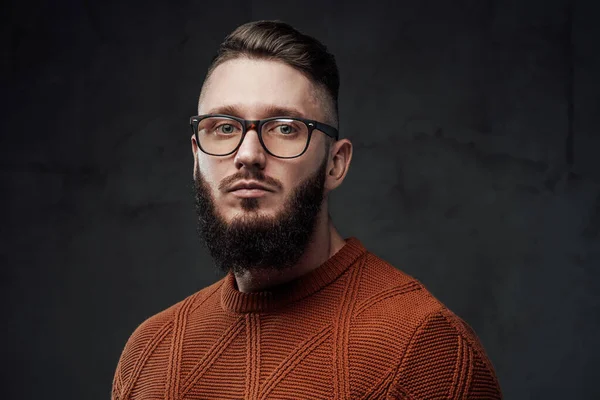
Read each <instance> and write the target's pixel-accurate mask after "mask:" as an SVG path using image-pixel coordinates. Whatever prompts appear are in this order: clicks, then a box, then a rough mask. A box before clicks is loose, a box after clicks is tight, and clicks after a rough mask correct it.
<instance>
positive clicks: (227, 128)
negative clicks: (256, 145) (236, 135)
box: [215, 124, 235, 134]
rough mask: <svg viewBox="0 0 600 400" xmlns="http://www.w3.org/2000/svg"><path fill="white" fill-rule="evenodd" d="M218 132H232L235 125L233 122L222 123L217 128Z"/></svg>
mask: <svg viewBox="0 0 600 400" xmlns="http://www.w3.org/2000/svg"><path fill="white" fill-rule="evenodd" d="M215 130H216V131H217V132H218V133H225V134H231V133H233V132H234V131H235V126H233V125H231V124H222V125H219V126H217V127H216V128H215Z"/></svg>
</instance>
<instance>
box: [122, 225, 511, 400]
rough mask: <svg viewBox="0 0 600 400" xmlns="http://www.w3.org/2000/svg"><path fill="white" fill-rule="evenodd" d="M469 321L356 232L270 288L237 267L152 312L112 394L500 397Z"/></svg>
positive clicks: (128, 398) (127, 351)
mask: <svg viewBox="0 0 600 400" xmlns="http://www.w3.org/2000/svg"><path fill="white" fill-rule="evenodd" d="M501 396H502V395H501V392H500V387H499V384H498V380H497V378H496V375H495V373H494V369H493V366H492V364H491V362H490V360H489V359H488V357H487V356H486V353H485V351H484V349H483V347H482V346H481V344H480V342H479V340H478V339H477V336H476V335H475V333H474V332H473V331H472V330H471V328H470V327H469V326H468V325H467V324H466V323H465V322H463V321H462V320H461V319H460V318H459V317H457V316H456V315H455V314H453V313H452V312H451V311H449V310H448V309H447V308H446V307H444V305H443V304H441V303H440V302H439V301H438V300H437V299H435V298H434V297H433V296H432V295H431V294H430V293H429V292H428V291H427V290H426V289H425V288H424V287H423V285H422V284H421V283H420V282H418V281H417V280H415V279H414V278H411V277H410V276H408V275H406V274H404V273H402V272H401V271H399V270H397V269H395V268H394V267H392V266H391V265H389V264H388V263H386V262H385V261H383V260H382V259H380V258H378V257H377V256H375V255H374V254H372V253H370V252H368V251H367V250H366V249H365V248H364V247H363V245H362V244H361V242H360V241H359V240H358V239H356V238H354V237H351V238H348V239H347V240H346V244H345V246H344V247H343V248H342V249H341V250H340V251H338V252H337V253H336V254H334V255H333V256H332V257H331V258H330V259H329V260H327V261H326V262H325V263H324V264H323V265H321V266H320V267H319V268H317V269H315V270H313V271H312V272H310V273H308V274H307V275H304V276H302V277H301V278H299V279H297V280H295V281H293V282H290V283H287V284H284V285H281V286H278V287H276V288H273V289H271V290H269V291H265V292H254V293H242V292H240V291H238V290H237V287H236V283H235V278H234V276H233V275H232V274H231V273H230V274H229V275H226V276H225V277H224V278H223V279H221V280H219V281H218V282H216V283H214V284H213V285H211V286H209V287H206V288H204V289H203V290H200V291H199V292H197V293H195V294H193V295H191V296H190V297H188V298H186V299H185V300H183V301H181V302H179V303H177V304H175V305H173V306H172V307H170V308H168V309H166V310H164V311H162V312H160V313H159V314H156V315H155V316H153V317H151V318H149V319H148V320H146V321H145V322H143V323H142V324H141V325H140V326H139V327H138V328H137V329H136V330H135V332H134V333H133V334H132V336H131V337H130V338H129V340H128V342H127V344H126V345H125V348H124V350H123V353H122V355H121V358H120V360H119V363H118V365H117V369H116V372H115V376H114V381H113V388H112V398H113V399H114V400H134V399H136V400H137V399H167V400H175V399H294V400H296V399H499V398H501Z"/></svg>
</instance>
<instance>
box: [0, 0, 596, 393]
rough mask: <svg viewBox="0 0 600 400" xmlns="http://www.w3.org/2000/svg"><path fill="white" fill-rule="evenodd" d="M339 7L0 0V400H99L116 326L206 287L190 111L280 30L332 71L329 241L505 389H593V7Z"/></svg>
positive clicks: (119, 329)
mask: <svg viewBox="0 0 600 400" xmlns="http://www.w3.org/2000/svg"><path fill="white" fill-rule="evenodd" d="M350 3H351V2H346V3H342V2H340V3H339V4H336V3H334V2H330V1H304V2H291V1H290V2H285V1H252V2H245V1H239V2H232V1H213V2H199V1H196V2H192V1H171V2H169V3H168V4H167V2H158V1H149V2H139V3H137V4H134V3H127V4H123V3H121V2H117V1H113V2H106V1H86V2H75V1H72V2H64V1H63V2H57V1H50V0H48V1H43V0H35V1H22V2H17V1H16V0H14V1H12V3H8V4H6V3H5V5H3V14H2V28H1V29H2V35H1V40H2V43H1V44H2V46H1V48H2V53H3V55H2V61H1V69H2V107H1V109H2V118H1V119H0V124H1V129H2V135H1V137H2V139H1V143H0V148H1V152H2V153H1V160H0V176H1V179H2V196H1V198H2V212H3V215H2V223H1V225H0V226H1V229H2V231H1V234H2V237H1V238H2V240H1V243H0V249H1V253H0V257H1V258H0V259H1V261H2V267H1V292H2V301H3V304H4V305H5V306H8V313H7V314H5V318H4V322H3V323H2V328H1V330H2V333H3V335H4V336H5V339H4V341H3V348H2V359H3V361H4V362H3V366H2V368H3V371H1V376H2V380H3V381H5V384H4V385H3V392H4V394H3V395H2V396H1V397H3V398H6V397H5V396H6V394H7V393H8V398H15V399H16V398H19V399H42V398H43V399H65V398H72V399H98V400H99V399H107V398H109V393H110V385H111V380H112V376H113V372H114V368H115V366H116V363H117V360H118V357H119V354H120V352H121V350H122V348H123V345H124V344H125V341H126V340H127V338H128V337H129V335H130V334H131V332H132V331H133V330H134V329H135V327H136V326H137V325H138V324H139V323H141V322H142V321H143V320H144V319H145V318H147V317H149V316H151V315H152V314H154V313H156V312H158V311H160V310H162V309H164V308H166V307H168V306H169V305H171V304H173V303H175V302H176V301H179V300H181V299H183V298H184V297H186V296H187V295H189V294H191V293H193V292H195V291H197V290H200V289H201V288H203V287H205V286H206V285H208V284H210V283H212V282H214V281H216V280H217V279H218V278H219V277H220V275H218V274H217V273H216V272H215V270H214V267H213V264H212V261H211V259H210V257H209V256H208V253H207V251H206V250H205V249H204V248H203V247H202V246H201V245H200V243H199V241H198V239H197V237H196V233H195V227H196V225H195V214H194V210H193V202H192V196H191V177H192V153H191V147H190V134H191V133H190V130H189V127H188V117H189V116H191V115H194V114H195V108H196V99H197V95H198V92H199V89H200V86H201V84H202V79H203V77H204V73H205V70H206V67H207V66H208V63H209V61H210V59H211V57H212V55H213V54H214V52H215V50H216V48H217V46H218V44H219V43H220V41H221V40H222V39H223V38H224V36H225V35H226V34H227V33H229V32H230V31H231V30H232V29H234V28H235V27H236V26H237V25H239V24H241V23H244V22H247V21H249V20H255V19H272V18H279V19H283V20H285V21H287V22H290V23H292V24H293V25H295V26H296V27H297V28H299V29H300V30H302V31H304V32H306V33H308V34H311V35H314V36H316V37H317V38H319V39H320V40H322V41H323V42H324V43H325V44H326V45H328V47H329V48H330V50H331V51H332V52H333V53H334V54H335V55H336V57H337V60H338V64H339V68H340V71H341V80H342V87H341V95H340V113H341V133H342V136H343V137H347V138H349V139H350V140H351V141H352V142H353V144H354V158H353V161H352V165H351V168H350V172H349V174H348V176H347V179H346V181H345V182H344V184H343V185H342V186H341V188H339V189H338V190H337V191H336V193H334V194H333V197H332V200H331V207H332V215H333V217H334V220H335V222H336V224H337V226H338V228H339V229H340V231H341V233H342V234H343V235H344V236H345V237H347V236H356V237H358V238H359V239H360V240H362V241H363V243H364V244H365V245H366V247H367V248H368V249H369V250H371V251H372V252H374V253H375V254H377V255H379V256H380V257H382V258H384V259H386V260H388V261H389V262H391V263H392V264H393V265H395V266H396V267H398V268H400V269H402V270H404V271H405V272H407V273H409V274H411V275H413V276H415V277H417V278H418V279H420V280H421V281H422V282H423V283H424V284H425V285H426V286H427V287H428V288H429V289H430V290H431V291H432V292H433V293H434V294H435V295H436V296H437V297H438V298H439V299H441V300H442V301H443V302H444V303H446V304H447V305H448V306H449V307H450V308H451V309H452V310H454V311H455V312H456V313H457V314H458V315H460V316H461V317H463V318H464V319H465V320H466V321H467V322H468V323H469V324H471V325H472V326H473V328H474V329H475V330H476V331H477V333H478V334H479V336H480V338H481V341H482V342H483V344H484V346H485V347H486V349H487V351H488V354H489V356H490V358H491V359H492V361H493V363H494V365H495V367H496V371H497V373H498V376H499V379H500V382H501V385H502V388H503V390H504V393H505V395H506V398H508V399H530V398H531V399H542V398H543V399H555V398H556V399H557V398H599V396H600V385H598V382H597V379H595V378H597V377H598V369H599V367H598V363H597V362H598V359H599V357H600V345H598V343H597V338H598V337H600V329H599V325H600V313H599V301H600V298H599V295H598V290H599V289H600V283H599V281H598V279H599V271H598V270H599V267H600V237H599V231H600V162H599V156H598V152H599V151H600V132H599V130H600V129H599V127H600V125H599V122H598V121H599V120H598V114H599V112H600V102H599V94H598V93H599V90H600V76H599V74H598V71H599V70H600V55H599V51H598V48H599V45H598V40H599V39H600V28H599V13H598V6H596V5H595V3H596V2H594V1H587V2H585V1H573V2H568V1H565V0H561V1H518V0H512V1H510V0H496V1H485V0H484V1H482V0H470V1H466V0H462V1H460V0H454V1H431V0H426V1H423V0H421V1H416V0H415V1H400V2H396V1H389V2H387V3H384V2H366V3H364V2H363V4H362V5H359V4H358V3H359V2H356V3H357V4H355V5H354V4H350Z"/></svg>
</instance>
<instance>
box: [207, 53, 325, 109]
mask: <svg viewBox="0 0 600 400" xmlns="http://www.w3.org/2000/svg"><path fill="white" fill-rule="evenodd" d="M226 107H233V108H235V109H236V110H238V111H239V113H240V114H243V115H238V116H239V117H243V118H246V119H256V118H265V117H268V116H270V115H265V114H264V112H265V110H268V109H273V108H275V109H276V108H289V109H294V110H297V111H298V112H299V113H300V114H302V115H303V116H304V117H306V118H314V119H318V118H321V117H322V110H320V107H319V104H318V101H317V96H316V91H315V87H314V85H313V83H312V82H311V81H310V80H309V79H308V78H307V77H306V76H305V75H304V74H302V73H301V72H300V71H298V70H296V69H294V68H292V67H290V66H289V65H287V64H285V63H283V62H279V61H271V60H252V59H248V58H236V59H233V60H229V61H226V62H224V63H223V64H221V65H219V66H218V67H216V68H215V69H214V71H213V72H212V74H211V76H210V77H209V78H208V81H207V82H206V83H205V85H204V88H203V92H202V97H201V100H200V103H199V105H198V114H208V113H212V112H214V111H215V110H218V109H223V108H226Z"/></svg>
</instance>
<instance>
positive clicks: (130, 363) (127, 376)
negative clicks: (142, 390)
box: [111, 312, 172, 400]
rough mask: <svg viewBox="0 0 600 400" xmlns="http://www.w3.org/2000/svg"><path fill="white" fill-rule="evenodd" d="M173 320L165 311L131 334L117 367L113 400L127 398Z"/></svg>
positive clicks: (113, 386)
mask: <svg viewBox="0 0 600 400" xmlns="http://www.w3.org/2000/svg"><path fill="white" fill-rule="evenodd" d="M171 327H172V324H171V322H170V321H169V319H168V318H166V317H165V312H163V313H161V314H157V315H155V316H154V317H151V318H149V319H147V320H146V321H144V322H143V323H142V324H140V325H139V326H138V327H137V328H136V329H135V331H134V332H133V333H132V334H131V336H130V337H129V339H128V340H127V343H126V344H125V347H124V348H123V351H122V352H121V356H120V357H119V362H118V363H117V367H116V369H115V374H114V377H113V382H112V393H111V399H112V400H126V399H128V398H129V396H130V392H131V390H132V388H133V386H134V385H135V382H136V380H137V378H138V376H139V375H140V373H141V371H142V368H143V366H144V364H145V363H146V361H147V360H148V358H149V357H150V355H151V354H152V352H153V350H154V349H155V348H156V346H157V345H158V343H159V342H161V341H162V340H163V339H164V337H165V336H166V335H167V334H168V333H169V332H170V329H171Z"/></svg>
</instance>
